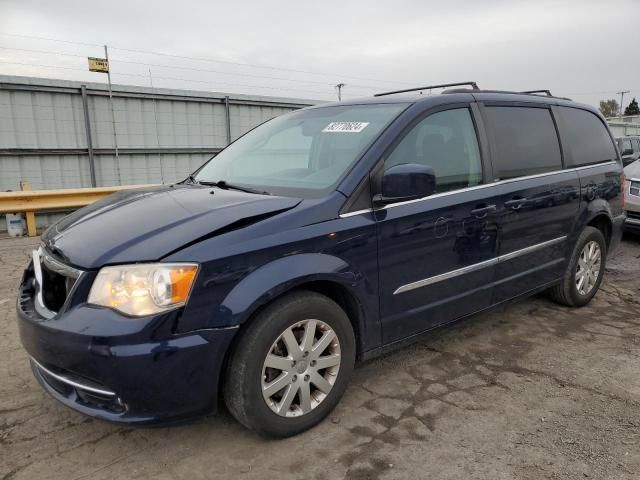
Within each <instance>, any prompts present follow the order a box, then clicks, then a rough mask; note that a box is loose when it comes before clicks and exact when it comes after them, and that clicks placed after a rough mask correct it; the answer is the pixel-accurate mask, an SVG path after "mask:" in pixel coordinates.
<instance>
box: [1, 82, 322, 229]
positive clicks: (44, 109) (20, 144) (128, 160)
mask: <svg viewBox="0 0 640 480" xmlns="http://www.w3.org/2000/svg"><path fill="white" fill-rule="evenodd" d="M83 85H85V88H86V90H85V91H86V108H87V113H88V119H89V122H88V123H89V128H90V130H91V144H92V145H91V146H92V148H91V149H90V148H89V145H88V142H87V123H86V122H85V112H84V107H85V105H84V103H83V96H82V94H81V91H82V90H81V87H82V86H83ZM314 103H318V102H316V101H313V100H309V101H305V100H300V99H289V98H276V97H262V96H248V95H232V94H229V95H227V94H224V93H217V92H213V93H212V92H200V91H188V90H171V89H158V88H145V87H133V86H120V85H114V86H113V110H114V117H115V132H116V134H117V143H118V158H117V159H116V155H115V144H114V123H113V117H112V112H111V105H110V103H109V97H108V90H107V87H106V85H105V84H98V83H81V82H71V81H64V80H50V79H40V78H29V77H13V76H4V75H0V190H2V191H4V190H17V189H19V183H20V181H23V180H27V181H30V182H31V184H32V188H33V189H52V188H76V187H90V186H92V180H91V173H90V172H91V170H90V163H91V157H93V164H94V168H95V186H111V185H131V184H144V183H170V182H174V181H177V180H180V179H183V178H185V177H186V175H188V174H189V173H190V172H192V171H193V170H195V169H196V168H197V167H198V166H200V165H201V164H202V163H203V162H204V161H205V160H207V159H208V158H210V157H211V156H213V155H215V153H217V152H218V151H220V149H221V148H223V147H225V146H226V145H227V144H228V141H229V140H234V139H236V138H238V137H239V136H240V135H242V134H243V133H245V132H246V131H247V130H249V129H251V128H253V127H254V126H256V125H258V124H259V123H262V122H264V121H265V120H268V119H270V118H273V117H275V116H277V115H280V114H282V113H285V112H288V111H291V110H295V109H298V108H302V107H305V106H308V105H312V104H314ZM90 150H91V151H90ZM91 153H92V155H91ZM39 217H40V218H39V219H38V223H39V224H42V225H44V224H46V223H48V222H49V220H51V219H52V218H53V217H49V216H39ZM3 228H4V218H2V219H1V220H0V229H3Z"/></svg>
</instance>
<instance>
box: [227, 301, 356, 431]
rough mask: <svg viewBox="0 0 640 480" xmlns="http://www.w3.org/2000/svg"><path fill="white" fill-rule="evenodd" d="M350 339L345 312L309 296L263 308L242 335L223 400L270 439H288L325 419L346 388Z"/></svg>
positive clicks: (351, 353) (352, 351)
mask: <svg viewBox="0 0 640 480" xmlns="http://www.w3.org/2000/svg"><path fill="white" fill-rule="evenodd" d="M355 351H356V347H355V337H354V334H353V329H352V328H351V323H350V321H349V318H348V317H347V315H346V314H345V312H344V311H343V310H342V309H341V308H340V307H339V306H338V305H337V304H336V303H335V302H334V301H332V300H331V299H329V298H327V297H325V296H324V295H320V294H318V293H315V292H310V291H299V292H294V293H291V294H288V295H286V296H284V297H282V298H280V299H277V300H276V301H274V302H273V303H272V304H270V305H268V306H267V307H266V308H265V309H264V310H262V311H261V312H260V313H258V315H257V316H256V317H255V318H254V319H253V320H252V321H251V323H250V324H249V325H248V327H247V328H246V330H244V331H243V332H242V333H241V337H240V338H239V340H238V342H237V344H236V346H235V348H234V350H233V352H232V354H231V358H230V360H229V363H228V367H227V371H226V380H225V385H224V398H225V403H226V405H227V408H228V409H229V411H230V412H231V413H232V415H233V416H234V417H235V418H236V419H237V420H238V421H239V422H240V423H242V424H243V425H245V426H246V427H248V428H250V429H253V430H255V431H257V432H258V433H260V434H262V435H265V436H269V437H289V436H292V435H296V434H298V433H300V432H303V431H305V430H307V429H309V428H311V427H313V426H314V425H316V424H317V423H319V422H320V421H321V420H322V419H323V418H325V417H326V416H327V415H328V414H329V413H330V412H331V411H332V410H333V409H334V407H335V406H336V405H337V404H338V401H339V400H340V398H341V397H342V395H343V393H344V391H345V390H346V387H347V384H348V381H349V378H350V377H351V373H352V371H353V367H354V363H355Z"/></svg>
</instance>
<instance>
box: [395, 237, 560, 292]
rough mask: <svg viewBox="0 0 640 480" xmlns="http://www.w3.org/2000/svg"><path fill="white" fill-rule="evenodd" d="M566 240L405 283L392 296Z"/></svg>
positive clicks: (551, 241)
mask: <svg viewBox="0 0 640 480" xmlns="http://www.w3.org/2000/svg"><path fill="white" fill-rule="evenodd" d="M566 239H567V236H566V235H565V236H562V237H558V238H554V239H553V240H548V241H546V242H542V243H538V244H536V245H531V246H530V247H525V248H522V249H520V250H515V251H513V252H509V253H505V254H504V255H499V256H497V257H495V258H490V259H489V260H485V261H483V262H479V263H474V264H473V265H468V266H466V267H462V268H458V269H456V270H451V271H450V272H445V273H441V274H440V275H435V276H433V277H429V278H425V279H423V280H418V281H416V282H412V283H407V284H406V285H402V286H400V287H398V288H397V289H396V290H395V291H394V292H393V294H394V295H398V294H399V293H404V292H409V291H411V290H415V289H416V288H422V287H426V286H427V285H433V284H434V283H438V282H442V281H444V280H449V279H451V278H455V277H459V276H460V275H465V274H467V273H471V272H476V271H478V270H481V269H483V268H486V267H490V266H493V265H497V264H499V263H503V262H508V261H509V260H512V259H514V258H517V257H520V256H522V255H527V254H528V253H532V252H535V251H537V250H541V249H543V248H545V247H550V246H551V245H555V244H557V243H561V242H564V241H565V240H566Z"/></svg>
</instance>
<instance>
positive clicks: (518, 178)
mask: <svg viewBox="0 0 640 480" xmlns="http://www.w3.org/2000/svg"><path fill="white" fill-rule="evenodd" d="M615 163H617V162H616V161H615V160H611V161H608V162H604V163H595V164H593V165H585V166H583V167H574V168H566V169H564V170H555V171H553V172H545V173H538V174H536V175H527V176H526V177H516V178H509V179H507V180H498V181H496V182H491V183H485V184H482V185H474V186H473V187H466V188H460V189H458V190H451V191H450V192H441V193H434V194H433V195H429V196H428V197H423V198H416V199H414V200H406V201H404V202H397V203H391V204H389V205H385V206H384V207H382V208H380V209H375V210H388V209H389V208H394V207H400V206H402V205H409V204H412V203H418V202H424V201H425V200H430V199H432V198H440V197H446V196H448V195H454V194H456V193H464V192H471V191H474V190H481V189H483V188H489V187H495V186H497V185H506V184H509V183H515V182H520V181H522V180H531V179H535V178H542V177H548V176H550V175H559V174H561V173H567V172H578V171H581V170H588V169H591V168H597V167H605V166H608V165H613V164H615ZM372 211H374V209H373V208H366V209H363V210H357V211H355V212H347V213H342V214H340V218H346V217H351V216H354V215H361V214H363V213H369V212H372Z"/></svg>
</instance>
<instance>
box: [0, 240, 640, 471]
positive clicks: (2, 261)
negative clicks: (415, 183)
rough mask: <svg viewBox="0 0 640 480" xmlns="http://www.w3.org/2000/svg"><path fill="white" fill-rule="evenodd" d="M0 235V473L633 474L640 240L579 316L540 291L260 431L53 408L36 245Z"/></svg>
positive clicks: (433, 339) (639, 405)
mask: <svg viewBox="0 0 640 480" xmlns="http://www.w3.org/2000/svg"><path fill="white" fill-rule="evenodd" d="M35 243H36V242H35V241H34V240H30V239H17V240H16V239H1V240H0V278H1V279H2V280H1V281H0V332H1V333H0V353H1V357H0V359H1V361H0V478H2V479H4V480H8V479H36V478H47V479H58V478H60V479H65V480H71V479H81V478H91V479H103V478H104V479H112V478H154V479H170V478H189V479H194V480H197V479H204V478H207V479H209V478H214V479H217V478H234V479H235V478H238V479H244V478H247V479H263V478H267V477H274V478H278V479H289V478H295V479H298V478H312V479H318V480H324V479H326V480H328V479H336V478H349V479H388V478H389V479H390V478H398V479H405V478H434V479H462V478H473V479H491V480H497V479H514V478H518V479H541V478H551V479H584V478H587V477H588V478H595V479H638V478H640V276H639V275H638V273H639V271H640V237H627V238H626V239H625V241H624V242H623V245H622V248H621V249H620V250H619V251H618V252H617V254H616V255H615V256H614V258H613V259H611V260H610V262H609V266H608V274H607V277H606V278H605V284H604V285H603V288H602V289H601V290H600V292H599V293H598V295H597V296H596V297H595V299H594V301H593V302H592V303H591V304H590V305H589V306H587V307H585V308H582V309H580V310H571V309H567V308H562V307H559V306H557V305H555V304H553V303H551V302H550V301H549V300H547V298H546V297H545V296H543V295H540V296H537V297H535V298H532V299H528V300H525V301H523V302H520V303H517V304H514V305H511V306H509V307H507V308H504V309H501V310H498V311H494V312H492V313H490V314H484V315H482V316H478V317H476V318H474V319H471V320H469V321H466V322H464V323H461V324H458V325H456V326H454V327H450V328H447V329H444V330H441V331H438V332H436V333H434V334H432V335H431V336H430V337H429V338H428V339H426V340H424V341H422V342H420V343H418V344H416V345H414V346H412V347H409V348H406V349H404V350H401V351H399V352H397V353H393V354H390V355H388V356H386V357H384V358H382V359H378V360H376V361H372V362H369V363H367V364H365V365H362V366H360V367H359V368H358V369H356V372H355V375H354V378H353V381H352V385H351V387H350V388H349V389H348V391H347V393H346V396H345V398H344V399H343V401H342V402H341V404H340V406H339V407H338V408H337V410H336V411H335V412H334V413H333V414H332V415H331V416H330V418H329V419H327V420H326V421H325V422H323V423H322V424H321V425H319V426H318V427H316V428H314V429H313V430H311V431H309V432H307V433H305V434H303V435H300V436H298V437H295V438H291V439H287V440H281V441H268V440H264V439H262V438H260V437H258V436H256V435H255V434H253V433H252V432H249V431H247V430H245V429H243V428H242V427H240V426H239V425H238V424H236V423H235V421H233V419H232V418H231V417H230V416H229V414H227V413H226V412H221V413H220V414H219V415H218V416H209V417H206V418H202V419H198V420H195V421H193V422H190V423H188V424H185V425H180V426H172V427H163V428H130V427H127V426H117V425H110V424H107V423H103V422H100V421H96V420H91V419H89V418H86V417H83V416H81V415H80V414H77V413H75V412H73V411H71V410H69V409H67V408H66V407H63V406H61V405H59V404H58V403H57V402H55V401H54V400H53V399H51V398H50V397H49V396H48V395H47V394H45V393H44V392H43V391H42V390H41V389H40V387H39V386H38V385H37V383H36V381H35V379H33V378H32V375H31V371H30V369H29V367H28V363H27V356H26V354H25V352H24V351H23V350H22V348H21V346H20V344H19V340H18V335H17V328H16V324H15V322H16V314H15V307H14V304H15V295H16V285H17V282H18V279H19V276H20V274H21V271H22V268H23V267H24V265H25V263H26V253H27V252H28V251H29V250H30V249H31V248H32V247H33V245H35Z"/></svg>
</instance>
